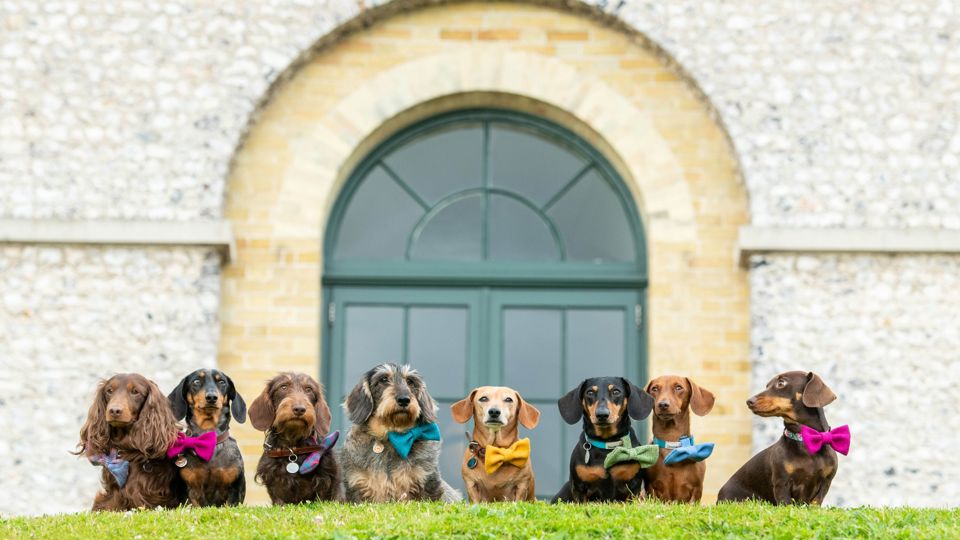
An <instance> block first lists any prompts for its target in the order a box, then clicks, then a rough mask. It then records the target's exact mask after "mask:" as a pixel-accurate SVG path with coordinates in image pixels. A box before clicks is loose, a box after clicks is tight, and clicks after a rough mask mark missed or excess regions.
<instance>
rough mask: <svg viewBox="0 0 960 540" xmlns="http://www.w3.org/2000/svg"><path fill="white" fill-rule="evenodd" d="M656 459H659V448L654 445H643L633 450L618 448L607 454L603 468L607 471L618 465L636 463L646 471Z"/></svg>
mask: <svg viewBox="0 0 960 540" xmlns="http://www.w3.org/2000/svg"><path fill="white" fill-rule="evenodd" d="M658 459H660V447H659V446H657V445H655V444H645V445H643V446H634V447H633V448H624V447H622V446H620V447H617V448H614V449H613V450H612V451H610V453H609V454H607V458H606V459H604V460H603V466H604V468H607V469H609V468H610V467H613V466H614V465H616V464H618V463H623V462H625V461H636V462H637V463H639V464H640V467H642V468H644V469H646V468H647V467H652V466H653V465H654V464H656V463H657V460H658Z"/></svg>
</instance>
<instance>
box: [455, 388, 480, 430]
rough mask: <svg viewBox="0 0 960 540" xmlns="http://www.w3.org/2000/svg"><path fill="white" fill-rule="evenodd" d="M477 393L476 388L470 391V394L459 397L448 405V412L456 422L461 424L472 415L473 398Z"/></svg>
mask: <svg viewBox="0 0 960 540" xmlns="http://www.w3.org/2000/svg"><path fill="white" fill-rule="evenodd" d="M476 395H477V389H476V388H474V389H473V390H471V391H470V395H469V396H467V397H465V398H463V399H461V400H460V401H458V402H456V403H454V404H453V405H451V406H450V414H451V416H453V419H454V420H456V422H457V423H458V424H463V423H464V422H466V421H467V420H469V419H470V417H471V416H473V398H474V397H476Z"/></svg>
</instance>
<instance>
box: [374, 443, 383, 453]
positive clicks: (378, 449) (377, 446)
mask: <svg viewBox="0 0 960 540" xmlns="http://www.w3.org/2000/svg"><path fill="white" fill-rule="evenodd" d="M373 453H374V454H380V453H383V444H382V443H380V442H375V443H373Z"/></svg>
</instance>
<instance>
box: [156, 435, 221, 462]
mask: <svg viewBox="0 0 960 540" xmlns="http://www.w3.org/2000/svg"><path fill="white" fill-rule="evenodd" d="M216 448H217V433H216V432H215V431H208V432H206V433H203V434H200V435H198V436H196V437H187V436H186V435H184V434H183V433H177V440H176V441H174V443H173V446H171V447H170V448H169V449H168V450H167V457H168V458H172V457H174V456H178V455H180V454H182V453H183V452H184V451H186V450H193V453H194V454H196V455H197V457H198V458H200V459H202V460H204V461H210V458H212V457H213V451H214V450H215V449H216Z"/></svg>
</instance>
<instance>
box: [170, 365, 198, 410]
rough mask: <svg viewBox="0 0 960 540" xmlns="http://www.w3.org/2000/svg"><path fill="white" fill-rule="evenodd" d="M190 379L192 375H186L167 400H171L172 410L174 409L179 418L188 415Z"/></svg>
mask: <svg viewBox="0 0 960 540" xmlns="http://www.w3.org/2000/svg"><path fill="white" fill-rule="evenodd" d="M191 375H192V373H191ZM188 379H190V375H187V376H186V377H184V378H183V380H181V381H180V384H178V385H177V387H176V388H174V389H173V391H172V392H170V394H169V395H168V396H167V401H169V402H170V410H171V411H173V416H174V418H176V419H177V420H183V417H184V416H186V415H187V409H189V407H187V398H186V395H187V381H188Z"/></svg>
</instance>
